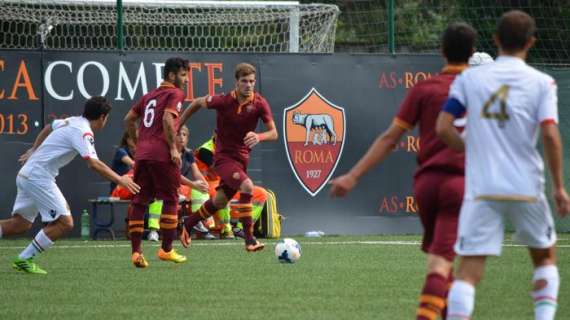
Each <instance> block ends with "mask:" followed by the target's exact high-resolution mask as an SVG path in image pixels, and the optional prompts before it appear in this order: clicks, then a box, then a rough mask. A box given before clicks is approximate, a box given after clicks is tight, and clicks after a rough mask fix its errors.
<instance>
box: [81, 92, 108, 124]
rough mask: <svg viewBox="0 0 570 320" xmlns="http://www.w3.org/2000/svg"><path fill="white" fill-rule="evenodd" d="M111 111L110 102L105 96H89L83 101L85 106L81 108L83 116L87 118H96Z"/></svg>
mask: <svg viewBox="0 0 570 320" xmlns="http://www.w3.org/2000/svg"><path fill="white" fill-rule="evenodd" d="M109 112H111V104H109V102H108V101H107V99H105V97H100V96H96V97H91V98H90V99H89V100H87V102H85V107H84V108H83V117H85V118H86V119H87V120H97V119H99V118H101V116H103V115H107V114H109Z"/></svg>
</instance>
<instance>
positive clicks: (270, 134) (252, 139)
mask: <svg viewBox="0 0 570 320" xmlns="http://www.w3.org/2000/svg"><path fill="white" fill-rule="evenodd" d="M265 127H266V128H267V130H266V131H264V132H261V133H256V132H253V131H250V132H248V133H247V134H246V135H245V138H244V139H243V142H244V143H245V145H246V146H247V147H248V148H253V147H255V145H256V144H258V143H260V142H261V141H274V140H277V138H278V137H279V134H278V133H277V128H276V127H275V121H273V120H272V121H269V122H267V123H265Z"/></svg>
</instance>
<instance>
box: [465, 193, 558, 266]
mask: <svg viewBox="0 0 570 320" xmlns="http://www.w3.org/2000/svg"><path fill="white" fill-rule="evenodd" d="M505 216H507V217H508V219H509V220H510V221H511V222H512V224H513V225H514V227H515V236H514V238H515V240H516V241H517V242H519V243H521V244H524V245H526V246H528V247H530V248H537V249H544V248H549V247H551V246H553V245H554V244H555V243H556V231H555V229H554V220H553V219H552V213H551V211H550V206H549V205H548V202H547V201H546V197H545V196H544V195H542V196H541V197H540V198H539V200H538V201H537V202H533V203H529V202H520V201H488V200H464V201H463V205H462V207H461V212H460V214H459V230H458V234H457V242H456V243H455V247H454V248H455V252H456V253H457V254H458V255H461V256H478V255H482V256H499V255H501V248H502V243H503V237H504V229H505V224H504V217H505Z"/></svg>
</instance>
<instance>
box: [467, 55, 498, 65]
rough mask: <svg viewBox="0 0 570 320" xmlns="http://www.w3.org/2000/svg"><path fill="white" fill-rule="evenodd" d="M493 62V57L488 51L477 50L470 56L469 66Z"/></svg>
mask: <svg viewBox="0 0 570 320" xmlns="http://www.w3.org/2000/svg"><path fill="white" fill-rule="evenodd" d="M491 62H493V57H491V56H490V55H489V54H488V53H487V52H475V53H473V55H472V56H471V58H469V66H471V67H475V66H480V65H484V64H487V63H491Z"/></svg>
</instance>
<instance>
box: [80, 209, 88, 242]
mask: <svg viewBox="0 0 570 320" xmlns="http://www.w3.org/2000/svg"><path fill="white" fill-rule="evenodd" d="M88 239H89V213H88V212H87V210H86V209H83V211H81V240H88Z"/></svg>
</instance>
